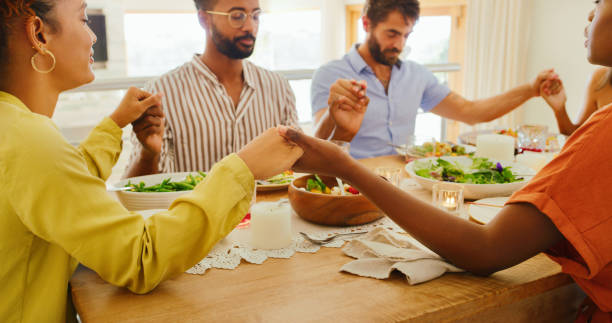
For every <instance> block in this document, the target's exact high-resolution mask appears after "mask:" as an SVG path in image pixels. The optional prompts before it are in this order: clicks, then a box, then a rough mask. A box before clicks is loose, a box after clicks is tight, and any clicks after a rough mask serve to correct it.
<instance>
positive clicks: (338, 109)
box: [328, 79, 370, 138]
mask: <svg viewBox="0 0 612 323" xmlns="http://www.w3.org/2000/svg"><path fill="white" fill-rule="evenodd" d="M366 90H367V83H366V82H365V81H360V82H357V81H355V80H343V79H340V80H337V81H336V82H335V83H334V84H333V85H332V86H331V88H330V91H329V100H328V106H329V115H330V117H331V118H332V120H333V121H334V123H335V125H336V133H347V134H349V136H350V137H351V138H352V137H353V136H354V135H355V134H357V132H358V131H359V128H361V123H362V122H363V118H364V116H365V112H366V110H367V107H368V104H369V103H370V99H369V98H368V97H367V96H366Z"/></svg>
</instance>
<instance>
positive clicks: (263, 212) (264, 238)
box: [250, 201, 292, 249]
mask: <svg viewBox="0 0 612 323" xmlns="http://www.w3.org/2000/svg"><path fill="white" fill-rule="evenodd" d="M250 230H251V246H252V247H254V248H257V249H282V248H286V247H288V246H289V245H291V238H292V235H291V207H290V206H289V203H287V202H286V201H285V202H261V203H257V204H255V205H253V207H251V228H250Z"/></svg>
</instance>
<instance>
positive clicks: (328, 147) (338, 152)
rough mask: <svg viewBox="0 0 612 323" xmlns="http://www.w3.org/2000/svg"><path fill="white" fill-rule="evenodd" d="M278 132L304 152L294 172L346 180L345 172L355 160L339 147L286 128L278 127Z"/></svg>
mask: <svg viewBox="0 0 612 323" xmlns="http://www.w3.org/2000/svg"><path fill="white" fill-rule="evenodd" d="M279 132H280V134H281V135H282V136H283V137H284V138H285V139H287V140H289V141H290V142H292V143H295V144H296V145H298V146H299V147H300V148H301V149H302V150H303V151H304V154H303V155H302V157H301V158H300V159H299V160H298V161H297V163H295V165H294V166H293V169H294V170H295V171H298V172H304V173H317V174H321V175H329V176H337V177H342V178H345V179H346V178H347V177H346V175H347V171H348V170H350V168H351V163H354V162H355V160H354V159H352V158H351V157H350V156H349V155H348V154H347V153H345V152H344V151H343V150H342V149H341V148H340V147H339V146H337V145H336V144H333V143H331V142H329V141H326V140H321V139H318V138H313V137H310V136H308V135H305V134H303V133H301V132H299V131H297V130H295V129H292V128H288V127H282V126H281V127H279Z"/></svg>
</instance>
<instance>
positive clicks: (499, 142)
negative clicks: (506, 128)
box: [476, 135, 515, 161]
mask: <svg viewBox="0 0 612 323" xmlns="http://www.w3.org/2000/svg"><path fill="white" fill-rule="evenodd" d="M514 141H515V140H514V137H511V136H505V135H480V136H478V137H476V156H478V157H486V158H491V159H495V160H504V161H514V146H515V143H514Z"/></svg>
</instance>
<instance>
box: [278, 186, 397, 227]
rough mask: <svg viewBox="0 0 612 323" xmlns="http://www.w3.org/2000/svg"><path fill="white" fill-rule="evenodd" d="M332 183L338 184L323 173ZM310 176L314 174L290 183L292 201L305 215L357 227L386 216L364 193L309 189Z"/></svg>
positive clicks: (305, 216)
mask: <svg viewBox="0 0 612 323" xmlns="http://www.w3.org/2000/svg"><path fill="white" fill-rule="evenodd" d="M320 178H321V180H322V181H323V182H324V183H325V184H326V185H327V186H328V187H333V186H336V185H337V184H336V179H335V178H334V177H327V176H320ZM308 179H314V175H306V176H302V177H298V178H296V179H294V180H293V181H292V182H291V185H289V191H288V192H289V202H290V203H291V207H292V208H293V210H294V211H295V213H296V214H297V215H298V216H300V217H301V218H303V219H305V220H307V221H309V222H312V223H317V224H323V225H329V226H353V225H362V224H366V223H370V222H372V221H375V220H378V219H380V218H382V217H383V216H385V214H384V213H383V212H382V211H381V210H380V209H378V208H377V207H376V206H375V205H374V204H373V203H372V202H370V200H368V199H367V198H366V197H365V196H364V195H362V194H359V195H352V194H351V195H331V194H321V193H312V192H308V191H306V189H305V188H306V185H307V182H308Z"/></svg>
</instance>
